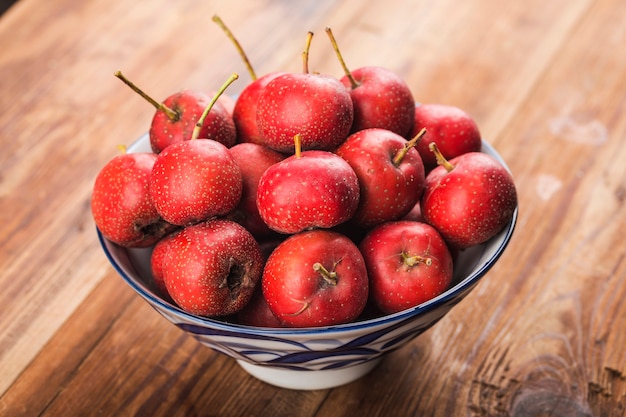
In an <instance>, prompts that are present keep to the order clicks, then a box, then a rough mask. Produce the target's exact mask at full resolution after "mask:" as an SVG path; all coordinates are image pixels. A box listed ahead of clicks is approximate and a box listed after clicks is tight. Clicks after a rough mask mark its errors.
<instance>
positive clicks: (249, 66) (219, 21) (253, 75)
mask: <svg viewBox="0 0 626 417" xmlns="http://www.w3.org/2000/svg"><path fill="white" fill-rule="evenodd" d="M213 21H214V22H215V23H217V25H218V26H219V27H220V28H222V30H223V31H224V33H225V34H226V36H228V39H230V41H231V42H232V43H233V44H234V45H235V48H237V52H239V56H241V59H242V60H243V63H244V64H245V65H246V68H247V69H248V73H249V74H250V77H251V78H252V81H255V80H256V79H257V76H256V73H255V72H254V68H252V64H250V60H249V59H248V56H247V55H246V52H245V51H244V50H243V48H242V47H241V44H240V43H239V41H238V40H237V38H235V35H233V33H232V32H231V31H230V29H228V27H227V26H226V24H225V23H224V22H223V21H222V19H221V18H220V17H219V16H218V15H214V16H213Z"/></svg>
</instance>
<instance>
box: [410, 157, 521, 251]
mask: <svg viewBox="0 0 626 417" xmlns="http://www.w3.org/2000/svg"><path fill="white" fill-rule="evenodd" d="M449 162H450V163H451V164H452V165H454V169H453V170H452V171H450V172H448V171H447V170H446V169H445V168H444V167H443V166H438V167H437V168H435V169H433V170H432V171H431V172H430V173H429V174H428V175H427V176H426V181H425V187H424V194H423V195H422V199H421V202H420V205H421V208H422V216H423V217H424V220H425V221H426V222H427V223H428V224H430V225H432V226H433V227H435V229H437V230H438V231H439V233H441V235H442V236H443V238H444V239H445V240H446V242H448V244H449V245H451V246H453V247H456V248H459V249H464V248H468V247H470V246H474V245H478V244H481V243H484V242H486V241H487V240H489V239H491V238H492V237H493V236H495V235H496V234H497V233H498V232H499V231H500V230H502V228H503V227H504V226H505V225H506V224H507V223H508V222H509V221H510V220H511V217H512V216H513V213H514V211H515V208H516V207H517V191H516V188H515V183H514V181H513V177H512V176H511V174H510V173H509V172H508V171H507V170H506V169H505V168H504V167H503V166H502V164H500V163H499V162H498V161H496V160H495V159H493V158H492V157H491V156H489V155H487V154H485V153H481V152H469V153H465V154H463V155H461V156H458V157H456V158H453V159H451V160H450V161H449Z"/></svg>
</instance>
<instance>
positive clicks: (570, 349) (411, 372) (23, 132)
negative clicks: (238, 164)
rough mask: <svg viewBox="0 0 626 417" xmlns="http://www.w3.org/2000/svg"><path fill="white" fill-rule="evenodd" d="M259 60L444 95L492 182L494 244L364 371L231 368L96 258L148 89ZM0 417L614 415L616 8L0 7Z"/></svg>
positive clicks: (618, 196) (161, 93) (618, 115)
mask: <svg viewBox="0 0 626 417" xmlns="http://www.w3.org/2000/svg"><path fill="white" fill-rule="evenodd" d="M216 13H217V14H219V15H220V16H221V17H222V18H223V19H224V21H225V22H226V23H227V24H228V25H229V26H230V28H231V29H232V30H233V32H235V34H236V35H237V37H238V38H239V40H240V42H241V43H242V44H243V45H244V48H245V49H246V50H247V52H248V55H249V57H250V60H251V61H252V63H253V65H254V66H255V69H256V70H257V72H259V73H265V72H269V71H274V70H279V69H280V70H287V71H299V70H300V68H301V61H300V52H301V50H302V48H303V45H304V39H305V33H306V31H308V30H311V31H313V32H315V33H316V36H315V37H314V40H313V44H312V47H311V58H310V67H311V69H312V70H315V71H319V72H323V73H329V74H334V75H337V76H339V75H341V69H340V67H339V64H338V62H337V60H336V58H335V56H334V52H333V51H332V48H331V47H330V44H329V43H328V39H327V38H326V36H325V34H324V28H325V27H326V26H330V27H332V28H333V31H334V33H335V36H336V37H337V38H338V41H339V44H340V47H341V48H342V50H343V52H344V55H345V59H346V61H347V63H348V65H349V66H352V67H353V68H354V67H358V66H362V65H383V66H386V67H388V68H390V69H392V70H394V71H396V72H398V73H399V74H400V75H402V76H403V77H404V78H405V79H406V80H407V82H408V83H409V85H410V86H411V88H412V90H413V91H414V94H415V97H416V99H417V100H418V101H420V102H424V103H425V102H440V103H446V104H452V105H456V106H458V107H461V108H463V109H465V110H466V111H468V112H469V113H470V114H472V115H473V116H474V117H475V119H476V120H477V122H478V124H479V126H480V128H481V131H482V133H483V136H484V138H485V139H486V140H487V141H489V142H490V143H491V144H492V145H493V146H494V147H495V148H496V149H497V150H498V151H499V152H500V154H501V155H502V156H503V157H504V159H505V160H506V161H507V163H508V164H509V166H510V168H511V169H512V171H513V174H514V176H515V179H516V182H517V184H518V190H519V197H520V217H519V220H518V226H517V229H516V232H515V235H514V237H513V240H512V242H511V244H510V245H509V248H508V249H507V251H506V253H505V254H504V256H503V257H502V258H501V260H500V262H499V263H498V264H497V265H496V267H495V268H494V269H493V270H492V271H490V273H489V274H488V275H487V277H486V278H485V279H484V280H483V281H481V283H480V284H479V286H478V287H477V288H476V289H475V290H474V291H473V292H472V293H471V294H470V295H469V296H468V297H467V298H466V299H465V300H464V301H463V302H462V303H461V304H459V305H458V306H457V307H455V308H454V309H453V310H452V312H451V313H450V314H448V315H447V316H446V317H445V318H444V319H443V320H442V321H441V322H440V323H439V324H437V325H436V326H435V327H434V328H432V329H431V330H429V331H428V332H426V333H425V334H423V335H422V336H420V337H418V338H417V339H415V340H414V341H412V342H411V343H410V344H409V345H407V346H405V347H403V348H401V349H400V350H398V351H395V352H393V353H392V354H390V355H389V356H388V357H387V358H386V359H385V360H384V361H383V363H382V364H381V365H380V366H379V367H378V368H376V369H375V370H374V371H373V372H372V373H370V374H369V375H367V376H366V377H364V378H362V379H360V380H358V381H356V382H353V383H351V384H348V385H345V386H342V387H339V388H335V389H331V390H320V391H302V392H300V391H291V390H285V389H279V388H275V387H273V386H269V385H266V384H264V383H262V382H259V381H258V380H256V379H254V378H252V377H250V376H248V375H247V374H246V373H245V372H244V371H243V370H242V369H241V368H240V367H239V366H238V365H237V364H236V363H235V362H234V361H233V360H231V359H229V358H227V357H225V356H222V355H220V354H217V353H215V352H213V351H211V350H209V349H207V348H205V347H202V346H201V345H199V344H198V343H197V342H196V341H195V340H194V339H192V338H190V337H188V336H186V335H185V334H183V332H182V331H180V330H179V329H177V328H175V327H174V326H172V325H171V324H169V323H168V322H167V321H166V320H164V319H163V318H161V317H160V316H159V315H158V314H156V313H155V312H154V311H153V310H152V309H151V308H150V307H149V306H148V305H147V304H146V303H145V302H144V301H143V300H141V299H140V298H139V297H138V296H137V295H136V294H135V293H134V292H133V291H132V290H131V289H130V288H129V287H128V286H127V285H126V284H125V283H124V282H123V281H122V279H121V278H120V277H119V276H117V275H116V273H115V271H114V270H113V269H112V267H111V266H110V265H109V263H108V262H107V260H106V258H105V256H104V254H103V252H102V250H101V249H100V247H99V244H98V241H97V239H96V233H95V227H94V224H93V220H92V217H91V213H90V208H89V200H90V194H91V187H92V184H93V181H94V178H95V176H96V174H97V172H98V171H99V169H100V168H101V167H102V166H103V165H104V164H105V163H106V162H107V161H108V160H109V159H110V158H112V157H113V156H114V155H116V154H117V152H119V151H118V149H117V148H116V146H117V145H119V144H129V143H131V142H132V141H133V140H134V139H135V138H137V137H139V136H140V135H141V134H142V133H144V132H145V131H146V130H147V126H148V124H149V122H150V119H151V117H152V113H153V109H152V108H151V107H150V106H149V105H148V104H147V103H145V102H143V101H142V99H141V98H139V97H138V96H136V95H134V93H132V92H131V91H130V90H129V89H128V88H126V87H125V86H123V85H122V84H121V83H120V81H119V80H117V79H116V78H115V77H114V76H113V72H114V71H115V70H118V69H120V70H122V71H124V73H125V74H126V75H127V76H129V77H130V78H132V79H133V80H134V81H135V82H137V83H138V84H140V85H141V86H142V87H144V89H146V90H147V91H149V92H150V93H151V94H152V95H154V96H155V97H158V98H164V97H165V96H167V95H168V94H170V93H172V92H174V91H176V90H179V89H182V88H201V89H207V90H209V89H216V88H217V87H219V85H221V83H222V82H223V81H224V80H225V79H226V78H227V77H228V75H230V74H231V73H232V72H238V73H239V74H240V75H241V79H240V80H238V82H237V83H235V84H234V85H233V86H232V88H231V89H230V90H229V91H233V92H235V93H236V92H237V91H240V90H241V88H242V86H243V85H245V82H246V81H247V80H249V78H248V75H247V73H246V70H245V67H244V66H243V64H242V62H241V60H240V59H239V56H238V55H237V52H236V51H235V49H234V48H233V46H232V44H230V42H229V41H228V40H227V39H226V38H225V36H224V35H223V33H222V32H221V31H220V29H219V28H218V27H217V26H216V25H215V24H214V23H213V22H211V16H212V15H213V14H216ZM0 40H1V42H0V45H2V47H1V50H0V79H1V80H2V82H1V90H0V140H1V143H2V152H1V153H0V305H1V306H2V307H1V312H2V313H1V314H0V415H2V416H22V415H24V416H34V415H38V416H39V415H40V416H94V415H102V416H196V415H198V416H200V415H202V416H206V415H210V416H295V415H297V416H354V415H363V416H383V415H385V416H409V415H410V416H424V415H428V416H508V415H512V416H547V415H552V416H624V415H626V349H625V347H624V346H625V345H626V302H625V300H626V280H625V278H624V277H625V276H626V239H625V238H624V231H626V206H625V204H624V200H625V198H626V164H625V163H624V161H625V160H626V146H624V144H625V143H626V142H625V140H626V54H625V53H624V51H625V49H624V48H625V47H626V2H624V1H622V0H554V1H549V2H546V1H544V0H528V1H524V2H514V1H504V2H503V1H500V0H471V1H464V2H457V1H452V0H444V1H437V2H434V1H420V2H418V1H411V0H393V1H384V2H378V1H373V0H364V1H358V2H357V1H346V2H335V1H331V0H315V1H313V0H311V1H299V2H295V1H294V2H292V1H269V0H266V1H256V2H253V1H242V0H228V1H225V0H224V1H204V2H199V1H193V0H181V1H171V0H168V1H151V2H148V1H136V2H124V1H121V0H88V1H83V2H74V1H71V0H56V1H43V0H39V1H37V0H21V1H20V2H18V3H17V4H16V5H15V6H14V7H12V8H11V9H10V10H9V11H8V12H7V13H6V14H5V15H3V16H2V17H1V18H0Z"/></svg>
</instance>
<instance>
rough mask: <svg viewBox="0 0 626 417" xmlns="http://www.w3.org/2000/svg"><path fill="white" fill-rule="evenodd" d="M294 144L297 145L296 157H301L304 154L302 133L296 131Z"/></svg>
mask: <svg viewBox="0 0 626 417" xmlns="http://www.w3.org/2000/svg"><path fill="white" fill-rule="evenodd" d="M293 144H294V147H295V157H296V158H300V157H301V156H302V135H301V134H299V133H296V134H295V136H294V137H293Z"/></svg>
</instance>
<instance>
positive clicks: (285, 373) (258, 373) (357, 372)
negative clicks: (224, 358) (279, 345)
mask: <svg viewBox="0 0 626 417" xmlns="http://www.w3.org/2000/svg"><path fill="white" fill-rule="evenodd" d="M381 360H382V358H380V357H379V358H376V359H372V360H370V361H367V362H363V363H361V364H359V365H354V366H350V367H346V368H341V369H326V370H322V371H294V370H291V369H283V368H276V367H271V366H263V365H253V364H251V363H249V362H246V361H242V360H237V363H239V365H240V366H241V367H242V368H243V369H244V370H245V371H246V372H248V373H249V374H250V375H252V376H253V377H255V378H257V379H259V380H261V381H263V382H266V383H268V384H271V385H274V386H277V387H280V388H288V389H294V390H320V389H327V388H333V387H337V386H339V385H344V384H347V383H349V382H352V381H356V380H357V379H359V378H361V377H362V376H365V375H366V374H368V373H369V372H370V371H372V370H373V369H374V368H375V367H376V365H378V364H379V363H380V361H381Z"/></svg>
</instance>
